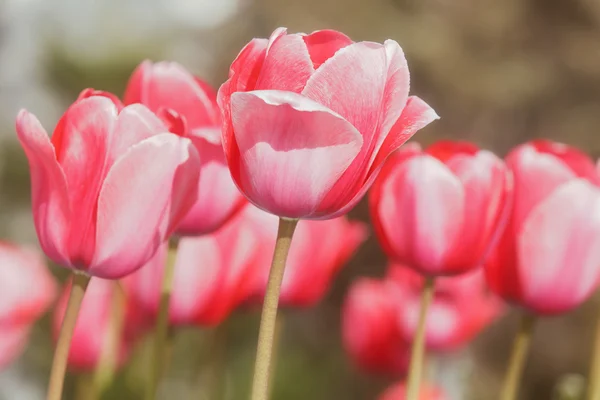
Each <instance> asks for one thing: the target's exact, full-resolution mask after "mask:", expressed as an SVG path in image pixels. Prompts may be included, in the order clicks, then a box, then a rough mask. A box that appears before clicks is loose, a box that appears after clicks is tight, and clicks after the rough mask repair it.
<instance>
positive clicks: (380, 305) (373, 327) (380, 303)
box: [342, 278, 410, 376]
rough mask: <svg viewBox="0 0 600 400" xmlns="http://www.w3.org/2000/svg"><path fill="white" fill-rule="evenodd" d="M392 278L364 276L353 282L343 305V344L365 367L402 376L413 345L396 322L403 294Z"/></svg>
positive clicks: (381, 372)
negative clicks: (403, 335)
mask: <svg viewBox="0 0 600 400" xmlns="http://www.w3.org/2000/svg"><path fill="white" fill-rule="evenodd" d="M398 289H399V288H398V286H397V285H396V284H395V283H393V282H391V281H382V280H375V279H368V278H361V279H359V280H357V281H356V282H355V283H353V284H352V286H351V287H350V290H349V291H348V295H347V297H346V299H345V301H344V305H343V307H342V338H343V343H344V348H345V349H346V352H347V353H348V355H349V356H350V358H351V359H352V360H353V361H354V363H355V364H356V365H357V366H358V367H360V368H361V369H362V370H364V371H366V372H370V373H378V374H386V375H391V376H402V375H404V374H405V373H406V371H407V369H408V362H409V356H410V345H409V343H408V342H407V341H405V340H404V338H403V337H402V335H401V332H400V330H399V325H398V323H397V314H398V306H399V304H400V301H401V300H402V294H401V293H400V292H399V290H398Z"/></svg>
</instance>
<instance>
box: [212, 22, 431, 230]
mask: <svg viewBox="0 0 600 400" xmlns="http://www.w3.org/2000/svg"><path fill="white" fill-rule="evenodd" d="M408 88H409V74H408V67H407V64H406V59H405V58H404V54H403V53H402V49H401V48H400V46H399V45H398V43H396V42H395V41H393V40H387V41H386V42H385V43H384V44H378V43H372V42H359V43H354V42H352V41H351V40H350V39H349V38H348V37H347V36H345V35H344V34H342V33H340V32H336V31H331V30H323V31H317V32H313V33H312V34H310V35H304V34H290V35H288V34H287V33H286V30H285V29H283V28H279V29H277V30H276V31H275V32H273V34H272V35H271V38H270V39H269V40H267V39H254V40H252V41H251V42H250V43H249V44H248V45H246V47H244V49H243V50H242V51H241V52H240V54H239V55H238V57H237V58H236V59H235V61H234V62H233V64H232V65H231V68H230V71H229V80H227V82H225V83H224V84H223V85H222V86H221V88H220V90H219V94H218V101H219V106H220V107H221V110H222V113H223V116H224V121H223V126H224V127H223V145H224V149H225V157H226V159H227V163H228V164H229V169H230V171H231V175H232V177H233V179H234V181H235V183H236V184H237V186H238V188H239V189H240V190H241V191H242V192H243V193H244V195H245V196H246V197H247V198H248V199H249V200H250V201H251V202H252V203H254V204H255V205H256V206H258V207H259V208H262V209H263V210H266V211H268V212H270V213H272V214H275V215H278V216H282V217H288V218H308V219H328V218H332V217H334V216H338V215H342V214H344V213H346V212H348V211H349V210H350V209H351V208H352V207H353V206H354V205H355V204H356V203H357V202H358V201H359V200H360V199H361V198H362V196H363V195H364V194H365V192H366V191H367V189H368V188H369V186H370V185H371V183H372V181H373V179H374V178H375V176H376V175H377V173H378V171H379V169H380V167H381V165H382V164H383V161H384V160H385V159H386V158H387V156H388V155H389V154H390V153H391V152H392V151H394V150H395V149H397V148H398V147H400V145H402V144H403V143H404V142H406V140H408V139H409V138H410V137H411V136H412V135H413V134H414V133H415V132H416V131H418V130H419V129H421V128H423V127H424V126H426V125H427V124H429V123H430V122H432V121H433V120H435V119H437V118H438V116H437V115H436V113H435V112H434V111H433V110H432V109H431V108H430V107H429V106H428V105H427V104H426V103H425V102H423V101H422V100H421V99H419V98H418V97H414V96H410V97H409V96H408Z"/></svg>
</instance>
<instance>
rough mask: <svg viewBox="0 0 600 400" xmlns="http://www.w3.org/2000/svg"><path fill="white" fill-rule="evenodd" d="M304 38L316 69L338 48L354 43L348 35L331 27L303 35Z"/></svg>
mask: <svg viewBox="0 0 600 400" xmlns="http://www.w3.org/2000/svg"><path fill="white" fill-rule="evenodd" d="M302 39H304V43H306V47H307V48H308V53H309V54H310V59H311V60H312V63H313V66H314V68H315V69H317V68H319V67H320V66H321V64H323V63H324V62H325V61H327V60H328V59H330V58H331V57H333V55H334V54H335V53H337V51H338V50H340V49H342V48H344V47H346V46H349V45H351V44H352V43H353V42H352V40H351V39H350V38H349V37H348V36H346V35H344V34H343V33H341V32H338V31H334V30H331V29H324V30H321V31H315V32H313V33H311V34H310V35H305V36H303V37H302Z"/></svg>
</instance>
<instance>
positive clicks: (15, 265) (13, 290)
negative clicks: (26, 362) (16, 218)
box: [0, 242, 57, 368]
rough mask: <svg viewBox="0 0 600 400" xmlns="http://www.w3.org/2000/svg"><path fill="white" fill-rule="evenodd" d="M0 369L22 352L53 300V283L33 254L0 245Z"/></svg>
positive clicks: (15, 247) (42, 262)
mask: <svg viewBox="0 0 600 400" xmlns="http://www.w3.org/2000/svg"><path fill="white" fill-rule="evenodd" d="M0 265H2V268H0V297H1V299H2V301H1V302H0V368H2V367H4V366H6V365H8V364H10V363H11V362H12V361H14V360H15V359H16V358H17V357H18V356H19V355H20V354H21V353H22V351H23V350H24V348H25V346H26V345H27V341H28V339H29V331H30V330H31V326H32V325H33V324H34V323H35V321H36V320H37V319H38V318H40V317H41V316H42V314H43V313H44V312H46V310H48V308H49V307H50V305H51V303H52V302H53V301H54V298H55V297H56V290H57V289H56V283H55V281H54V278H53V277H52V275H51V274H50V272H49V271H48V269H47V268H46V265H45V264H44V260H43V259H42V257H41V255H39V254H37V252H35V251H33V250H30V249H25V248H22V247H18V246H15V245H13V244H9V243H6V242H0Z"/></svg>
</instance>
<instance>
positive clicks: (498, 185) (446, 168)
mask: <svg viewBox="0 0 600 400" xmlns="http://www.w3.org/2000/svg"><path fill="white" fill-rule="evenodd" d="M511 190H512V179H511V176H510V173H509V172H508V170H507V169H506V167H505V166H504V163H503V162H502V160H500V159H499V158H497V157H496V156H495V155H494V154H492V153H490V152H489V151H485V150H479V149H478V148H477V147H476V146H474V145H472V144H470V143H466V142H439V143H438V144H436V145H434V146H432V147H430V148H429V149H427V150H426V151H425V152H422V151H421V149H420V147H419V146H418V145H417V144H414V145H412V146H407V147H405V148H404V150H401V151H399V152H396V153H395V154H394V155H393V156H392V157H390V159H389V161H388V162H387V163H386V165H385V167H384V168H383V170H382V172H381V174H380V176H379V178H378V179H377V181H376V182H375V184H374V185H373V190H372V191H371V194H370V198H369V200H370V209H371V217H372V219H373V223H374V226H375V231H376V233H377V236H378V238H379V240H380V242H381V243H382V245H383V247H384V249H385V250H386V252H387V253H388V254H389V255H390V257H391V258H392V259H394V260H396V261H397V262H399V263H402V264H406V265H408V266H410V267H411V268H414V269H415V270H417V271H419V272H420V273H422V274H424V275H429V276H437V275H454V274H459V273H463V272H466V271H469V270H471V269H473V268H476V267H478V266H480V265H481V264H482V261H483V259H484V257H485V255H486V254H487V253H488V252H489V249H490V246H491V245H492V243H493V241H494V239H495V237H496V236H497V235H496V233H497V232H498V230H499V229H501V228H502V227H503V220H504V219H505V217H506V215H507V212H506V211H507V210H508V207H507V206H508V203H509V199H510V196H509V195H510V192H511Z"/></svg>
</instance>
